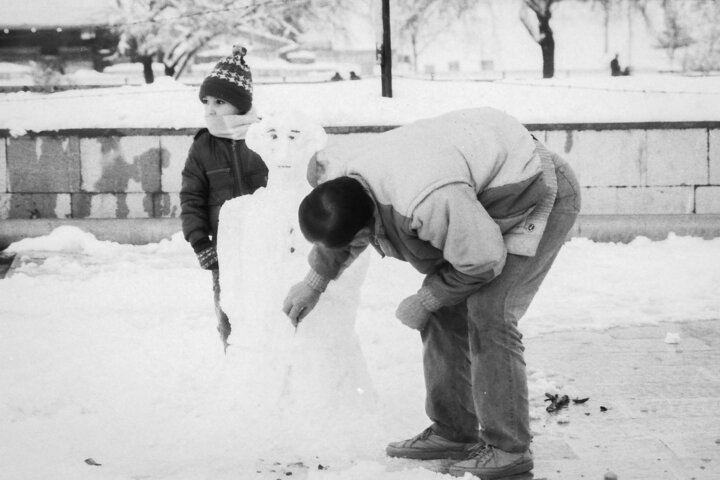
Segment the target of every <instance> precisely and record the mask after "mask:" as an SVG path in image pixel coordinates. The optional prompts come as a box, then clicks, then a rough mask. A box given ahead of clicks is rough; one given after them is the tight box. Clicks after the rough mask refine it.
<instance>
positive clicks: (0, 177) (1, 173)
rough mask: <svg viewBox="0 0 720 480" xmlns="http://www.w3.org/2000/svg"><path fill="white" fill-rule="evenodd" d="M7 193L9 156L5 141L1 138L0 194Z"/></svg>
mask: <svg viewBox="0 0 720 480" xmlns="http://www.w3.org/2000/svg"><path fill="white" fill-rule="evenodd" d="M7 191H8V184H7V155H6V153H5V139H4V138H0V194H3V193H5V192H7Z"/></svg>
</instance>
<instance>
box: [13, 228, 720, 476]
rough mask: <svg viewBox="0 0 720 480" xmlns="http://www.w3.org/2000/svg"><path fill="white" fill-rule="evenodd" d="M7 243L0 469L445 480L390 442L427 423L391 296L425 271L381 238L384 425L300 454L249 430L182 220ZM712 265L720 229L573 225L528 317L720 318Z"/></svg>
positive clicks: (526, 322)
mask: <svg viewBox="0 0 720 480" xmlns="http://www.w3.org/2000/svg"><path fill="white" fill-rule="evenodd" d="M10 250H11V251H13V252H17V254H18V255H20V256H21V257H22V258H23V259H24V260H23V262H22V264H21V265H20V266H19V268H17V269H16V270H15V271H14V272H13V273H12V275H11V276H9V277H8V278H5V279H4V280H0V286H1V287H2V288H0V318H1V319H2V321H0V364H2V365H3V367H2V369H0V386H1V387H0V465H2V471H1V472H0V478H3V479H8V480H10V479H28V480H41V479H43V480H44V479H48V478H52V479H55V480H66V479H67V480H80V479H93V480H100V479H103V480H105V479H133V478H135V479H140V478H142V479H153V480H155V479H177V480H186V479H209V478H212V479H217V480H221V479H238V478H258V479H260V478H279V477H280V475H278V474H277V472H281V471H282V469H283V468H286V465H287V464H288V463H293V462H295V461H297V460H302V461H304V462H305V464H306V465H307V466H308V467H309V468H308V469H306V470H305V469H301V470H302V472H299V471H298V469H297V468H296V470H295V472H296V477H297V475H298V474H299V473H304V474H307V478H310V479H321V480H326V479H340V478H342V479H348V478H350V479H353V478H357V479H368V478H378V479H380V478H381V479H390V480H393V479H405V478H411V479H414V480H417V479H420V480H422V479H437V478H441V476H439V475H437V474H435V473H432V472H429V471H427V470H424V469H422V468H419V467H417V466H416V465H411V464H408V463H402V462H400V463H398V462H391V461H387V460H386V459H385V458H384V446H385V442H387V441H392V440H397V439H400V438H405V437H407V436H410V435H412V434H414V433H417V432H418V431H420V430H421V429H422V428H424V427H425V426H426V424H427V420H426V418H425V416H424V413H423V399H424V389H423V381H422V367H421V361H420V358H421V348H420V347H421V345H420V340H419V337H418V335H417V332H415V331H412V330H409V329H407V328H406V327H404V326H403V325H401V324H400V322H398V321H397V320H395V319H394V310H395V306H396V304H397V302H398V301H399V300H400V299H402V298H404V296H405V295H407V294H410V293H412V292H414V291H415V290H416V289H417V287H418V285H419V284H420V281H421V277H420V276H419V275H418V274H417V273H415V272H414V271H413V270H411V269H410V268H409V267H408V266H407V265H406V264H404V263H402V262H399V261H395V260H391V259H384V260H381V259H380V257H379V256H377V255H376V254H375V253H374V252H372V253H371V261H370V270H369V272H368V277H367V280H366V282H365V284H364V287H363V291H362V298H363V302H362V306H361V307H360V310H359V315H358V321H357V324H356V329H357V331H358V334H359V337H360V339H361V343H362V348H363V351H364V354H365V357H366V361H367V364H368V368H369V371H370V374H371V377H372V381H373V383H374V386H375V389H376V390H377V394H378V400H377V411H376V414H377V418H378V420H379V421H378V425H380V427H379V428H378V430H377V431H376V432H374V435H368V434H361V435H358V434H357V432H363V431H366V429H363V428H360V427H361V426H360V425H356V424H355V423H354V422H355V421H356V420H355V419H353V418H348V419H347V424H346V426H347V435H349V436H353V435H355V436H356V440H357V444H358V446H359V451H361V452H362V453H361V454H359V455H357V456H356V457H355V458H347V457H344V458H339V457H338V456H337V455H334V452H330V451H318V452H317V453H316V456H315V458H302V459H296V458H286V457H285V456H284V455H283V452H282V451H280V450H273V448H272V447H271V446H268V445H258V444H256V443H255V442H254V441H253V438H252V437H249V436H248V435H247V433H246V432H247V429H246V428H244V427H245V425H244V424H243V422H242V419H243V418H247V412H240V411H237V408H238V405H239V398H240V396H241V395H242V390H243V388H244V385H238V383H237V381H235V378H236V377H237V371H238V369H239V368H242V363H241V362H242V360H241V352H240V351H237V350H235V349H234V348H233V346H231V347H230V348H229V350H228V354H227V355H224V354H223V350H222V346H221V343H220V340H219V338H218V336H217V333H216V331H215V317H214V313H213V305H212V298H211V289H210V274H209V273H208V272H206V271H203V270H201V269H200V268H199V267H198V266H197V265H196V259H195V256H194V254H193V253H192V250H191V249H190V248H189V247H188V246H187V244H186V242H185V241H184V240H183V239H182V238H181V236H180V235H179V234H178V235H175V236H174V237H173V238H172V239H171V240H165V241H162V242H160V243H157V244H150V245H144V246H130V245H121V244H117V243H112V242H106V241H98V240H96V239H95V238H94V237H92V236H91V235H90V234H87V233H84V232H81V231H80V230H78V229H76V228H74V227H61V228H58V229H57V230H55V231H54V232H53V233H51V234H50V235H48V236H46V237H39V238H34V239H25V240H22V241H20V242H17V243H15V244H13V245H12V246H11V247H10ZM38 252H41V253H38ZM33 256H35V259H33ZM713 265H720V239H715V240H702V239H698V238H690V237H676V236H670V237H669V238H668V239H666V240H664V241H660V242H651V241H649V240H647V239H644V238H638V239H636V240H635V241H633V242H631V243H629V244H610V243H593V242H591V241H589V240H585V239H573V240H572V241H570V242H569V243H568V244H566V246H565V248H564V249H563V250H562V251H561V253H560V256H559V257H558V260H557V262H556V265H555V267H554V269H553V270H552V271H551V272H550V274H549V276H548V277H547V280H546V282H545V284H544V285H543V286H542V288H541V290H540V292H539V294H538V297H537V298H536V301H535V303H534V304H533V306H532V307H531V309H530V311H529V312H528V314H527V316H526V317H525V318H524V319H523V320H522V322H521V328H522V331H523V332H524V333H525V335H526V336H528V337H532V336H536V335H541V334H543V333H546V332H553V331H559V330H578V329H591V330H596V329H605V328H609V327H612V326H617V325H637V324H655V323H657V322H661V321H692V320H698V319H709V318H717V317H718V314H719V313H720V297H718V295H717V292H718V289H719V288H720V270H718V269H717V268H711V267H710V266H713ZM301 328H302V326H301ZM232 340H233V338H232V336H231V337H230V341H231V343H232ZM658 341H662V339H658ZM236 348H237V347H236ZM530 374H531V375H530V378H531V385H530V386H531V393H532V396H533V400H532V411H533V417H534V418H538V417H539V416H540V415H541V414H542V412H543V408H544V405H543V401H542V399H543V392H545V391H548V389H552V388H562V387H563V386H562V385H553V380H552V379H551V378H548V377H547V376H545V374H544V372H542V371H537V370H534V369H533V368H532V365H530ZM363 418H364V417H363ZM267 421H268V422H272V421H273V419H267ZM285 421H287V419H286V420H285ZM298 421H300V419H298ZM288 427H290V428H292V427H294V425H288ZM360 447H362V448H360ZM86 459H92V460H87V461H88V462H90V463H92V462H93V461H94V462H96V463H100V464H102V466H93V465H89V464H88V463H86V462H85V460H86ZM274 462H281V465H273V464H274ZM320 465H322V466H323V468H322V469H319V466H320ZM327 466H329V468H328V469H326V468H324V467H327ZM258 470H260V471H261V472H263V474H257V473H256V471H258ZM271 470H276V472H271ZM442 478H444V477H442ZM448 478H449V477H448Z"/></svg>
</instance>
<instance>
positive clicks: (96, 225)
mask: <svg viewBox="0 0 720 480" xmlns="http://www.w3.org/2000/svg"><path fill="white" fill-rule="evenodd" d="M62 225H72V226H75V227H78V228H80V229H82V230H84V231H86V232H89V233H92V234H93V235H95V237H96V238H97V239H98V240H109V241H113V242H118V243H125V244H133V245H143V244H147V243H155V242H159V241H160V240H162V239H167V238H170V237H171V236H173V235H174V234H176V233H177V232H179V231H180V230H181V225H180V219H178V218H147V219H145V218H141V219H115V218H108V219H49V218H48V219H42V218H41V219H32V220H26V219H11V220H3V221H2V222H0V250H2V249H4V248H7V246H8V245H10V244H11V243H13V242H16V241H18V240H22V239H23V238H29V237H39V236H43V235H47V234H49V233H50V232H52V231H53V230H54V229H55V228H57V227H59V226H62ZM670 233H674V234H676V235H678V236H694V237H701V238H706V239H711V238H718V237H720V214H717V215H714V214H713V215H698V214H688V215H580V216H579V217H578V220H577V222H576V224H575V226H574V227H573V229H572V231H571V232H570V234H569V237H583V238H588V239H590V240H594V241H598V242H622V243H626V242H630V241H632V240H633V239H634V238H636V237H638V236H643V237H648V238H650V239H652V240H663V239H665V238H667V236H668V235H669V234H670Z"/></svg>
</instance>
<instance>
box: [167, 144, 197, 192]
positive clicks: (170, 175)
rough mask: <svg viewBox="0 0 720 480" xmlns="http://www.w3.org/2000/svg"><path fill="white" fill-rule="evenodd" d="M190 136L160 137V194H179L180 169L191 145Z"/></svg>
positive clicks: (180, 184) (180, 183)
mask: <svg viewBox="0 0 720 480" xmlns="http://www.w3.org/2000/svg"><path fill="white" fill-rule="evenodd" d="M192 141H193V137H192V136H190V135H164V136H162V137H160V152H161V163H160V164H161V167H162V169H161V172H162V177H161V180H160V185H161V189H160V190H161V191H162V192H179V191H180V187H181V186H182V169H183V167H184V166H185V160H186V159H187V154H188V150H189V149H190V145H192Z"/></svg>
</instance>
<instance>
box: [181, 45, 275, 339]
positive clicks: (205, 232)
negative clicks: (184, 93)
mask: <svg viewBox="0 0 720 480" xmlns="http://www.w3.org/2000/svg"><path fill="white" fill-rule="evenodd" d="M246 52H247V50H246V49H245V48H242V47H238V46H234V47H233V52H232V55H231V56H229V57H226V58H224V59H223V60H221V61H220V62H218V64H217V65H215V68H213V70H212V72H210V75H208V77H207V78H205V80H204V81H203V83H202V85H201V86H200V95H199V96H200V101H201V102H202V103H203V104H204V105H205V122H206V124H207V128H203V129H201V130H200V131H199V132H198V133H197V134H196V135H195V139H194V141H193V144H192V145H191V146H190V151H189V152H188V157H187V160H186V161H185V167H184V168H183V171H182V187H181V189H180V205H181V209H182V211H181V214H180V218H181V219H182V229H183V235H184V236H185V239H186V240H187V241H188V242H190V245H192V248H193V250H194V251H195V254H196V255H197V257H198V260H199V262H200V266H201V267H202V268H204V269H205V270H210V271H211V272H212V279H213V293H214V300H215V313H216V315H217V319H218V327H217V329H218V332H219V333H220V338H221V340H222V342H223V346H224V348H225V349H226V350H227V346H228V343H227V338H228V336H229V335H230V331H231V328H230V321H229V320H228V317H227V315H225V313H224V312H223V311H222V309H221V308H220V282H219V278H220V275H219V267H218V259H217V251H216V249H215V245H216V244H217V229H218V216H219V213H220V207H221V206H222V204H223V203H224V202H225V201H227V200H230V199H231V198H234V197H237V196H240V195H247V194H251V193H253V192H254V191H255V190H256V189H258V188H259V187H264V186H265V185H266V184H267V174H268V168H267V166H266V165H265V163H264V162H263V161H262V159H261V158H260V156H259V155H258V154H257V153H255V152H253V151H252V150H250V149H248V147H247V146H246V145H245V134H246V133H247V129H248V126H249V125H250V124H251V123H253V122H256V121H258V120H259V119H258V118H257V116H256V115H255V113H254V110H253V109H252V75H251V73H250V68H249V67H248V65H247V64H246V63H245V58H244V57H245V53H246Z"/></svg>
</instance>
